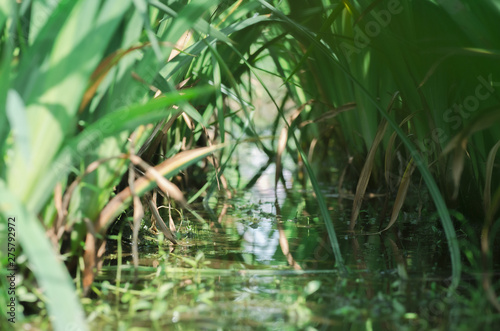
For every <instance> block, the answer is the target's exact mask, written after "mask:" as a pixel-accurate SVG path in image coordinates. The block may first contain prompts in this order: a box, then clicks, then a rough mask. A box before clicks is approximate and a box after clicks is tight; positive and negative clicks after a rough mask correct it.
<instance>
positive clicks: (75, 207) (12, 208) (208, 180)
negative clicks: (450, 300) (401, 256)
mask: <svg viewBox="0 0 500 331" xmlns="http://www.w3.org/2000/svg"><path fill="white" fill-rule="evenodd" d="M499 16H500V7H499V6H498V5H496V4H495V3H494V2H488V1H477V2H474V3H467V2H465V1H462V0H456V1H431V0H426V1H411V0H389V1H368V0H366V1H365V0H346V1H342V2H333V3H332V2H329V1H319V0H312V1H306V2H299V1H264V0H259V1H215V0H214V1H203V0H192V1H157V0H148V1H146V0H133V1H130V0H124V1H121V2H120V3H119V5H117V3H116V1H114V0H107V1H97V0H79V1H69V0H61V1H45V0H32V1H22V2H16V1H14V0H7V1H3V2H2V3H1V4H0V58H1V63H0V73H1V77H2V79H1V80H0V155H1V157H0V196H1V197H2V199H1V201H2V202H1V205H0V207H1V208H0V213H1V215H2V222H4V221H3V220H4V219H7V218H8V217H16V218H19V219H20V221H19V224H20V229H19V244H20V249H19V251H18V257H20V261H25V260H26V261H27V262H26V263H22V264H21V265H20V266H19V267H20V270H21V273H30V272H32V273H33V274H34V276H35V278H36V282H37V284H38V286H40V287H42V288H44V291H46V293H44V295H45V296H44V298H46V300H44V302H45V304H46V305H47V311H48V313H49V315H50V317H51V323H52V326H53V328H54V329H58V330H62V329H64V328H67V326H68V323H74V325H77V326H79V327H81V328H82V329H85V328H86V327H85V321H84V317H83V312H82V308H81V306H80V302H79V300H78V297H77V296H75V295H74V293H75V284H76V288H78V289H80V288H81V282H82V279H81V276H82V273H83V274H85V276H84V277H87V276H88V274H93V272H94V271H93V267H94V265H92V264H89V263H90V262H89V261H88V260H89V259H88V256H86V257H85V261H83V259H82V256H84V255H83V254H84V251H86V252H87V253H88V252H94V251H97V250H98V249H99V244H98V241H99V240H101V239H102V236H103V235H104V231H105V230H106V229H107V227H108V226H109V224H110V222H111V221H112V220H113V219H114V217H116V216H117V215H119V213H121V212H122V211H123V210H125V211H124V213H123V214H121V215H122V216H123V217H120V220H121V222H123V219H128V216H127V215H126V214H127V212H128V211H127V209H126V208H127V207H128V206H129V204H130V203H131V202H132V201H134V205H135V206H134V207H135V211H134V217H131V218H132V219H133V222H134V223H135V225H139V224H140V222H141V219H142V217H140V216H141V214H144V213H143V212H142V211H141V210H140V209H141V203H140V200H139V199H140V197H141V196H143V195H144V194H146V193H147V192H148V191H151V190H152V189H154V188H155V186H156V185H157V181H158V177H156V178H155V177H154V176H163V177H166V179H168V180H169V181H170V180H172V181H174V182H175V184H176V185H178V186H180V187H181V188H183V189H184V192H189V193H188V194H190V199H188V200H189V201H190V202H194V201H197V200H199V199H200V198H203V200H204V204H205V206H208V205H209V201H211V200H210V199H211V197H213V195H214V192H215V191H216V190H217V189H220V188H222V189H224V190H225V192H227V194H228V195H230V192H231V188H232V187H231V184H233V185H234V186H237V187H238V188H240V187H246V188H250V187H252V186H253V185H255V183H256V182H257V180H258V179H259V177H260V174H261V172H263V171H264V170H265V169H266V168H267V167H269V165H270V164H272V163H273V162H274V163H276V165H277V166H276V168H277V169H276V170H277V174H276V182H275V184H277V183H278V182H279V180H280V179H281V180H282V181H283V174H282V170H283V169H282V168H283V167H282V166H281V165H282V164H283V163H284V161H283V160H288V161H291V163H292V165H293V167H295V168H296V169H297V173H298V174H299V175H297V181H298V182H301V183H302V184H303V186H305V187H307V186H308V185H309V184H307V183H310V185H311V187H312V189H313V190H314V193H315V196H316V200H315V203H316V204H317V206H318V207H319V210H320V213H321V222H322V223H323V224H324V225H325V227H326V229H327V233H328V238H329V242H330V245H331V248H332V252H333V255H334V258H335V261H336V263H337V266H338V267H340V269H341V270H343V271H346V269H347V268H346V267H345V264H344V258H343V256H342V252H341V249H340V245H339V242H338V239H337V234H336V230H335V228H334V223H333V222H332V219H331V216H330V212H329V209H328V206H327V204H326V202H325V198H324V196H323V193H322V191H321V189H320V188H321V187H320V184H321V183H322V182H327V181H329V180H332V181H333V180H335V181H338V180H340V181H341V182H342V181H343V180H344V177H345V178H346V181H347V182H353V181H356V180H358V176H359V173H360V172H361V169H363V168H364V169H367V170H368V171H364V173H363V174H364V179H363V180H366V181H368V180H369V183H368V186H367V185H360V186H359V187H362V188H363V189H360V190H358V191H359V192H354V194H357V199H356V201H358V202H359V201H362V200H363V198H364V193H365V190H367V187H368V190H372V191H373V190H377V191H379V193H380V192H385V194H386V195H387V196H388V198H387V199H392V200H394V201H395V203H394V205H395V206H394V207H393V208H394V209H393V216H391V221H390V225H389V227H390V226H391V225H392V224H393V223H394V221H395V220H396V219H397V216H398V215H399V213H400V210H404V208H405V207H404V206H403V200H404V199H405V197H406V194H407V192H408V191H411V190H412V189H418V188H416V186H415V187H412V186H410V184H411V183H418V181H419V179H422V180H423V182H424V183H425V185H426V189H427V191H428V194H429V195H430V197H431V199H432V200H433V201H434V204H435V209H436V210H437V213H438V214H439V219H440V221H441V225H442V228H443V231H444V235H445V237H446V241H447V244H448V247H449V254H450V258H451V261H452V266H453V272H452V273H453V275H452V284H451V287H450V289H451V290H454V289H456V288H457V286H458V285H459V283H460V276H461V268H462V263H461V257H460V254H461V252H460V249H459V243H458V240H457V235H456V233H455V227H454V224H453V222H452V218H451V217H450V212H449V210H448V208H449V207H450V206H451V207H460V211H461V212H462V213H463V214H465V215H466V216H467V217H468V218H469V219H473V218H476V219H478V220H479V221H482V220H483V218H484V219H486V221H485V222H484V225H483V237H485V238H486V239H485V241H483V242H481V244H482V245H483V249H482V251H481V254H482V256H483V257H487V256H488V249H489V247H490V244H489V242H488V238H489V236H488V234H489V231H490V229H491V228H493V229H495V226H498V225H497V223H498V222H497V223H495V222H494V220H495V219H496V218H495V217H496V216H497V215H498V210H499V208H498V206H499V205H500V189H498V184H499V183H500V178H499V177H498V172H495V170H494V169H496V168H498V162H497V161H496V159H497V158H496V154H497V149H498V146H499V145H498V141H499V140H500V131H499V130H498V121H499V120H500V115H498V114H499V112H498V102H499V98H500V94H499V92H498V86H499V85H498V83H497V81H498V77H499V74H500V71H499V70H500V69H499V68H498V66H497V62H498V57H499V55H500V43H499V41H498V38H497V36H496V30H495V29H496V25H497V22H498V18H499ZM264 98H266V99H269V102H268V104H264V103H263V101H262V99H264ZM262 118H263V119H262ZM259 121H260V122H264V123H266V124H267V125H266V127H265V130H266V131H265V135H266V136H270V137H271V139H270V141H269V140H267V139H265V138H264V137H263V136H264V134H263V132H261V131H259V129H258V128H257V125H256V124H257V123H258V122H259ZM386 123H387V125H386ZM379 127H381V128H383V130H380V129H379ZM280 132H281V134H280ZM277 137H281V138H280V139H276V138H277ZM227 142H229V143H227ZM241 142H245V143H253V144H255V146H257V148H258V149H260V150H261V151H262V152H263V154H264V155H265V156H266V157H267V158H268V160H267V163H265V164H264V165H263V166H262V169H261V172H259V173H258V174H256V175H255V176H254V177H253V178H252V179H250V180H249V181H241V178H239V180H238V181H237V183H236V184H234V182H231V183H229V184H228V181H227V180H226V178H225V177H224V172H225V171H228V172H231V171H232V172H236V173H238V172H239V171H238V169H234V168H231V167H232V165H233V164H232V162H233V161H234V159H235V158H236V155H237V154H238V153H237V148H238V146H240V143H241ZM219 143H227V144H219ZM207 146H212V147H207ZM241 146H243V145H241ZM219 150H220V151H219ZM209 154H210V155H211V158H210V162H211V164H212V166H208V167H207V166H202V164H201V162H199V161H200V160H201V159H202V158H204V157H206V156H207V155H209ZM367 155H369V156H368V157H367ZM134 156H138V157H139V158H140V159H139V160H140V161H144V162H143V163H141V162H139V161H137V158H134ZM134 160H135V161H134ZM132 161H134V162H132ZM197 163H198V164H197ZM144 164H146V166H144ZM413 164H415V165H416V167H417V169H418V170H419V174H420V177H418V174H417V173H414V174H413V175H412V179H413V180H412V181H410V180H409V179H405V180H403V178H404V176H405V174H408V173H409V174H410V175H411V174H412V170H413V168H412V166H413ZM189 165H191V166H192V167H190V168H189V170H185V169H186V168H187V167H188V166H189ZM193 165H195V166H194V167H193ZM141 167H142V168H141ZM193 168H195V170H193ZM332 169H339V170H340V171H338V174H337V173H336V174H335V175H332ZM401 169H407V170H408V169H410V170H411V171H407V172H403V171H402V170H401ZM181 170H183V171H184V170H185V171H186V172H185V173H184V174H183V175H182V176H177V177H175V176H176V175H178V174H179V173H180V171H181ZM303 170H304V172H305V176H304V173H303V172H302V171H303ZM127 174H128V175H127ZM194 174H196V175H194ZM340 174H341V175H340ZM240 175H241V174H239V173H238V176H240ZM134 176H135V177H134ZM136 177H140V178H139V179H136ZM141 178H142V181H141ZM179 178H180V179H179ZM359 180H361V179H359ZM160 182H162V181H161V180H160ZM283 182H284V181H283ZM162 183H163V184H162V185H160V186H161V187H162V189H163V190H164V191H165V193H166V194H170V193H172V192H181V191H180V189H178V187H177V186H175V185H173V188H172V186H171V187H170V188H171V189H172V190H171V191H169V192H166V191H168V189H165V185H164V184H165V183H167V184H168V183H170V182H167V181H164V182H162ZM135 185H136V186H135ZM349 185H350V184H349ZM347 186H348V185H346V186H345V187H347ZM398 186H399V189H398V190H397V189H396V188H397V187H398ZM408 187H410V188H409V189H408ZM125 188H129V189H130V190H129V191H128V193H127V192H125V191H126V190H125ZM360 191H363V192H360ZM396 191H397V192H398V193H395V192H396ZM123 192H125V193H126V194H123V196H122V195H120V194H121V193H123ZM339 193H340V194H341V195H342V194H343V193H345V191H344V190H343V187H341V190H340V192H339ZM180 195H181V197H180V198H179V199H178V201H179V202H180V203H181V204H183V203H184V198H183V197H182V194H180ZM170 196H174V194H170ZM117 197H118V198H117ZM122 197H123V199H121V198H122ZM471 197H477V199H480V198H483V199H484V204H480V203H476V202H477V199H471ZM120 199H121V200H120ZM134 199H135V200H134ZM472 200H474V202H472ZM169 203H170V202H169ZM301 208H302V207H301V206H299V207H297V206H292V207H290V208H289V210H286V211H285V210H284V211H283V215H287V216H290V215H291V214H290V213H295V214H297V213H298V210H299V209H301ZM356 208H357V207H356ZM188 210H189V211H191V213H192V214H193V215H194V216H195V217H196V218H198V219H201V217H200V216H199V215H198V214H197V213H196V212H194V211H192V210H190V209H188ZM148 215H149V214H148ZM353 215H354V216H353V218H355V219H354V220H351V224H352V228H351V230H355V229H354V224H355V223H356V220H357V218H358V217H357V215H358V212H357V211H356V212H353ZM478 215H479V216H478ZM2 224H3V223H2ZM137 228H138V227H137V226H136V230H135V231H136V232H135V234H137ZM95 229H97V233H94V230H95ZM436 229H437V228H436ZM284 231H288V230H287V229H286V227H285V230H284ZM134 240H135V239H134ZM94 241H95V242H94ZM134 244H135V245H136V244H137V242H136V240H135V243H134ZM306 246H307V243H306V245H305V246H303V247H306ZM54 247H56V250H58V252H56V250H54V249H53V248H54ZM477 251H479V249H478V250H477ZM40 252H43V256H42V257H40V256H39V255H40ZM469 253H470V252H469ZM476 253H477V252H476ZM476 253H474V254H476ZM89 254H90V255H92V254H91V253H89ZM61 255H62V256H64V258H61ZM285 255H286V254H285ZM466 255H467V254H466ZM470 256H471V255H470V254H468V255H467V258H469V259H472V258H471V257H470ZM136 258H137V257H136ZM184 259H185V260H184V261H185V262H186V263H188V264H191V265H192V266H193V267H199V266H201V265H203V264H204V258H203V256H197V257H196V258H194V259H190V258H188V257H185V258H184ZM2 261H3V260H2ZM63 262H65V263H66V266H67V267H68V268H69V269H70V272H71V273H72V274H73V275H77V276H76V278H75V280H74V283H75V284H73V282H72V280H71V277H70V276H69V274H68V273H67V272H66V269H65V268H64V264H63ZM2 263H5V262H2ZM83 265H84V268H83V269H84V270H80V267H77V266H83ZM345 274H346V273H345ZM53 279H58V280H60V281H59V282H58V283H57V284H54V282H53ZM318 287H320V284H319V283H315V282H311V283H309V284H308V285H307V286H306V287H305V289H304V294H303V296H302V298H305V297H306V296H308V295H313V294H314V292H315V291H316V290H317V288H318ZM117 288H120V286H119V284H118V285H117ZM170 289H171V288H170V287H168V288H164V289H163V290H162V291H161V293H163V294H162V295H161V298H163V297H164V296H165V295H166V294H165V293H167V292H168V291H170ZM202 292H203V291H202ZM212 296H213V293H212V292H210V291H207V292H203V293H202V294H200V301H202V302H205V303H207V304H210V303H211V302H212V301H211V300H212ZM62 298H64V300H66V301H65V302H62V301H61V300H63V299H62ZM129 299H130V300H132V299H133V298H129ZM304 300H305V299H304ZM160 301H161V300H159V299H158V300H157V301H155V302H157V303H155V304H153V306H155V305H157V304H158V305H159V304H160V303H159V302H160ZM138 302H139V303H137V304H138V305H139V306H140V305H141V304H145V303H144V302H142V301H141V300H139V301H138ZM302 303H303V302H302ZM63 306H64V307H63ZM148 307H149V308H151V307H152V306H148ZM158 307H159V306H158ZM158 307H156V306H155V308H154V307H153V308H154V309H153V308H151V309H153V311H155V312H156V313H158V312H159V311H160V310H159V308H158ZM394 307H395V309H396V310H397V309H399V308H398V305H397V302H395V303H394ZM295 308H296V309H295ZM293 309H295V310H293ZM293 309H292V312H291V313H290V314H295V313H296V314H297V319H298V321H300V323H301V325H302V324H303V325H305V324H306V323H305V322H304V321H306V320H308V318H309V315H308V312H309V311H308V308H307V307H305V306H303V305H302V304H299V305H298V306H297V307H293ZM346 309H348V308H346ZM155 316H156V317H158V315H155ZM367 327H368V326H367Z"/></svg>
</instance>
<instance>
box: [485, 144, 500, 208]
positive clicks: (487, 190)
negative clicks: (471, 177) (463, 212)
mask: <svg viewBox="0 0 500 331" xmlns="http://www.w3.org/2000/svg"><path fill="white" fill-rule="evenodd" d="M498 148H500V141H498V142H497V143H496V144H495V146H493V148H492V149H491V150H490V152H489V153H488V160H487V161H486V178H485V183H484V194H483V202H484V213H485V215H488V214H489V212H490V207H491V178H492V175H493V166H494V164H495V157H496V155H497V152H498Z"/></svg>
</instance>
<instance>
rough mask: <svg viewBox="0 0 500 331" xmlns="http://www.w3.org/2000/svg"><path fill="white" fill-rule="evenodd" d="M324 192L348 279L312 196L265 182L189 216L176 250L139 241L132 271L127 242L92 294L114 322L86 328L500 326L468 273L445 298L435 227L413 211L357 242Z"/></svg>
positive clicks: (370, 222) (446, 267) (441, 244)
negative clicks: (341, 272) (337, 262)
mask: <svg viewBox="0 0 500 331" xmlns="http://www.w3.org/2000/svg"><path fill="white" fill-rule="evenodd" d="M257 187H259V186H257ZM324 193H325V196H326V198H327V200H328V203H329V206H330V209H331V213H332V219H334V220H335V222H336V224H335V226H336V229H337V231H338V232H337V233H338V236H339V241H340V245H341V250H342V253H343V255H344V259H345V261H346V264H347V267H348V269H349V270H350V273H349V276H348V277H346V278H343V277H341V276H340V275H339V273H338V272H337V269H336V268H335V261H334V257H333V253H332V251H331V248H330V245H329V242H328V236H327V233H326V230H325V228H324V226H323V223H322V220H321V217H320V216H319V214H318V210H317V207H316V205H315V198H314V196H313V195H312V193H311V192H308V191H299V190H293V191H292V190H287V189H285V188H283V187H281V188H280V189H279V190H278V192H277V195H275V191H274V190H271V189H266V188H265V187H264V188H262V185H261V186H260V188H253V189H252V190H250V191H248V192H242V193H240V194H239V195H238V196H237V197H235V198H233V199H229V200H226V199H213V200H212V202H211V203H210V209H209V210H208V211H207V210H206V209H203V208H201V207H200V208H199V210H198V213H199V214H200V215H201V216H202V218H203V219H205V220H206V223H203V224H202V223H200V222H199V221H197V220H195V219H194V218H193V219H189V217H188V215H184V216H183V217H182V221H181V223H180V226H179V228H178V230H179V234H180V238H181V239H180V240H179V245H177V246H176V247H175V248H174V247H173V246H169V245H167V244H162V245H158V244H157V242H154V241H152V240H151V241H148V240H143V243H142V245H141V252H142V253H141V257H140V267H139V268H138V270H137V273H134V269H133V266H132V257H131V255H130V253H127V249H126V245H124V247H123V249H124V253H123V254H122V255H121V261H119V259H118V258H117V255H116V254H109V255H108V258H107V260H106V261H105V267H104V268H103V270H102V272H101V274H100V275H99V277H98V279H97V280H98V282H97V288H98V291H99V292H100V293H101V294H102V295H101V300H99V302H100V303H99V304H102V309H104V310H109V312H110V314H109V316H108V317H106V318H103V317H96V318H95V320H94V321H93V322H92V323H94V324H95V325H97V326H101V328H104V329H105V328H106V327H108V326H109V325H114V326H113V327H117V326H118V327H124V328H130V327H138V328H141V327H142V328H146V329H150V328H156V329H179V330H181V329H182V330H186V329H207V330H211V329H238V330H245V329H275V330H287V329H290V330H293V329H309V330H315V329H316V330H330V329H332V328H334V329H335V328H340V329H349V330H371V329H375V330H377V329H386V330H405V329H408V330H417V329H454V330H455V329H461V328H463V329H467V327H470V326H471V325H475V326H477V325H480V326H481V325H483V326H488V325H494V324H496V323H499V322H500V320H499V319H498V317H497V319H496V320H492V318H494V317H491V316H495V315H486V314H485V315H478V310H480V309H489V308H488V307H487V304H485V303H484V302H483V301H484V300H483V301H481V300H480V298H481V296H482V294H481V290H480V286H479V285H478V282H477V279H479V277H480V274H475V273H474V272H471V273H469V274H466V275H465V276H464V281H463V284H462V286H461V287H460V289H459V291H458V292H457V293H456V294H454V295H448V294H447V292H446V286H447V285H449V283H450V282H449V280H450V279H449V276H450V270H451V267H450V261H449V257H448V255H447V252H448V250H447V246H446V242H445V241H444V240H443V239H442V238H443V236H442V234H441V233H440V231H441V230H440V229H439V228H437V227H435V226H434V225H432V224H437V222H426V220H425V217H424V216H421V217H420V219H418V215H417V214H416V213H415V215H407V217H404V218H405V219H406V220H405V221H403V222H401V223H400V224H398V226H397V227H394V229H393V230H390V231H387V232H386V233H384V234H382V235H356V236H354V235H351V234H349V233H348V232H347V228H348V219H349V217H348V215H350V210H348V209H347V206H349V205H350V204H349V203H345V204H344V206H342V205H339V204H338V195H336V194H335V193H332V192H329V191H328V190H325V192H324ZM344 201H345V200H344ZM378 203H379V204H380V201H378ZM368 208H370V207H368ZM374 213H375V209H373V210H370V209H368V210H366V211H365V212H364V220H362V221H361V222H360V223H362V224H365V227H366V228H365V230H366V231H370V230H372V228H373V230H376V228H377V226H378V225H377V224H376V223H377V217H370V216H369V215H375V214H374ZM413 216H414V217H413ZM117 263H121V266H120V267H119V268H118V267H117ZM497 269H498V268H497ZM118 270H119V271H118ZM471 270H472V269H471ZM477 270H480V269H477ZM118 273H119V275H118ZM116 279H117V280H118V281H119V284H116V283H115V280H116ZM475 300H478V302H480V303H476V301H475ZM106 302H108V303H109V304H107V303H106ZM94 304H95V303H94ZM474 305H479V306H474ZM481 305H482V306H481ZM94 308H95V307H94ZM97 311H99V309H97ZM96 316H97V315H96ZM110 319H111V320H110Z"/></svg>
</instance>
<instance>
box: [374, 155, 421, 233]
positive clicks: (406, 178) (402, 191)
mask: <svg viewBox="0 0 500 331" xmlns="http://www.w3.org/2000/svg"><path fill="white" fill-rule="evenodd" d="M415 168H416V165H415V162H413V158H412V159H411V160H410V162H408V165H407V166H406V170H405V173H404V175H403V178H402V179H401V183H400V184H399V189H398V194H397V195H396V200H395V201H394V207H393V208H392V215H391V219H390V221H389V224H388V225H387V227H386V228H385V229H383V230H382V231H381V232H384V231H386V230H388V229H389V228H390V227H391V226H392V225H393V224H394V223H395V222H396V220H397V219H398V216H399V212H400V211H401V207H403V203H404V202H405V200H406V194H407V193H408V188H409V187H410V182H411V175H412V174H413V171H414V170H415Z"/></svg>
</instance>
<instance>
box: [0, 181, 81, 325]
mask: <svg viewBox="0 0 500 331" xmlns="http://www.w3.org/2000/svg"><path fill="white" fill-rule="evenodd" d="M0 201H1V202H0V213H1V214H2V219H6V220H7V219H8V218H15V222H14V223H15V228H16V235H17V236H16V238H18V239H19V244H20V245H21V247H22V248H23V251H24V253H25V254H26V255H27V257H28V260H29V265H30V268H31V270H32V271H33V273H34V274H35V277H36V279H37V281H38V284H39V286H40V288H41V290H42V291H43V295H44V296H45V297H46V298H47V300H46V301H45V304H46V306H47V310H48V312H49V317H50V320H51V322H52V326H53V327H54V330H56V331H64V330H69V329H75V330H76V329H78V330H88V328H87V324H86V322H85V315H84V312H83V309H82V307H81V304H80V301H79V298H78V296H77V295H76V291H75V286H74V285H73V282H72V279H71V278H70V276H69V274H68V271H67V269H66V267H65V266H64V264H63V262H62V260H61V257H60V256H58V254H57V253H56V252H55V250H54V246H53V245H52V244H51V243H50V241H49V240H48V238H47V237H46V235H45V229H44V228H43V227H42V226H41V224H40V221H39V220H38V218H37V217H36V215H34V214H32V213H31V212H29V211H28V210H27V209H26V208H25V206H24V205H23V204H22V202H21V201H20V200H19V199H18V198H16V197H15V196H14V195H13V194H12V193H11V192H10V191H9V190H8V188H7V187H6V185H5V182H3V181H0Z"/></svg>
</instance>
